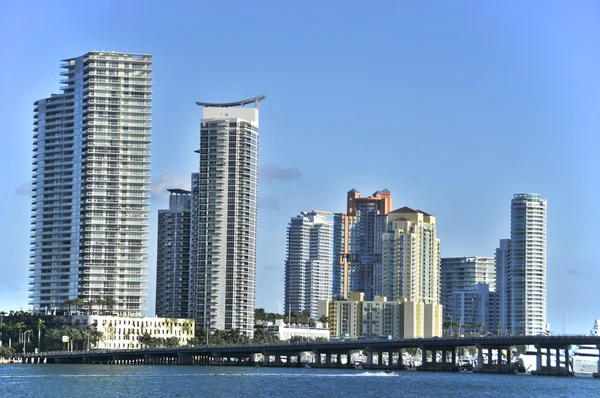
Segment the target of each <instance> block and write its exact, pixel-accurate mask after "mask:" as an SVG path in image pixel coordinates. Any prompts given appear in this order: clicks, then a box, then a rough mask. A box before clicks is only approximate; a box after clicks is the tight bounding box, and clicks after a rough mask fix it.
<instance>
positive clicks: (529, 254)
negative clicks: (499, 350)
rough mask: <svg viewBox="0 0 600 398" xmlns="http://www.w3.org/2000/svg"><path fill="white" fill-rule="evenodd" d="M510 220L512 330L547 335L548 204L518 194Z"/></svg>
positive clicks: (531, 196) (537, 198)
mask: <svg viewBox="0 0 600 398" xmlns="http://www.w3.org/2000/svg"><path fill="white" fill-rule="evenodd" d="M510 213H511V216H510V240H511V248H510V326H511V331H512V333H513V334H517V335H521V334H524V335H537V334H541V333H545V332H546V213H547V201H546V199H542V198H541V197H540V195H539V194H536V193H519V194H515V195H514V197H513V199H512V202H511V212H510Z"/></svg>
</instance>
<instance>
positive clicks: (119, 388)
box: [0, 364, 600, 398]
mask: <svg viewBox="0 0 600 398" xmlns="http://www.w3.org/2000/svg"><path fill="white" fill-rule="evenodd" d="M504 396H507V397H514V396H526V397H600V380H596V379H593V378H591V377H585V376H581V377H570V378H561V377H542V376H531V375H480V374H472V373H465V372H463V373H432V372H431V373H430V372H414V371H404V372H392V373H385V372H382V371H366V370H337V369H308V368H260V367H217V366H214V367H213V366H211V367H204V366H140V365H137V366H127V365H67V364H45V365H22V364H7V365H0V397H72V398H84V397H286V398H295V397H302V398H312V397H453V398H454V397H456V398H458V397H460V398H463V397H504Z"/></svg>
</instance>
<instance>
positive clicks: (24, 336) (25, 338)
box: [23, 330, 33, 355]
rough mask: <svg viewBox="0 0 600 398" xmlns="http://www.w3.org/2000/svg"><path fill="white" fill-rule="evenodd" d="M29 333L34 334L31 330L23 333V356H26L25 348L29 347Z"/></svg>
mask: <svg viewBox="0 0 600 398" xmlns="http://www.w3.org/2000/svg"><path fill="white" fill-rule="evenodd" d="M27 333H33V331H31V330H26V331H25V332H24V333H23V355H25V348H26V347H27Z"/></svg>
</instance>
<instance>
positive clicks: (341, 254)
mask: <svg viewBox="0 0 600 398" xmlns="http://www.w3.org/2000/svg"><path fill="white" fill-rule="evenodd" d="M391 209H392V195H391V193H390V191H388V190H387V189H384V190H382V191H377V192H375V193H374V194H373V195H372V196H369V197H366V198H361V196H360V192H358V191H357V190H355V189H352V190H350V191H349V192H348V194H347V210H346V213H336V214H335V215H334V227H333V228H334V232H333V234H334V246H333V247H334V249H333V250H334V253H333V254H334V260H333V295H334V296H339V297H346V298H347V297H348V296H349V293H350V292H364V293H365V297H366V298H367V299H369V300H370V299H373V298H374V297H375V296H381V293H382V286H381V238H382V234H383V233H384V232H385V227H386V215H387V214H388V213H389V212H390V210H391Z"/></svg>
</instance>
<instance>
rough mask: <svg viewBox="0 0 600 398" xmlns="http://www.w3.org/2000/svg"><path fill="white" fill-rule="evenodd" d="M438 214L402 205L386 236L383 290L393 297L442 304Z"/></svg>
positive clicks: (389, 216) (393, 218)
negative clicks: (437, 226)
mask: <svg viewBox="0 0 600 398" xmlns="http://www.w3.org/2000/svg"><path fill="white" fill-rule="evenodd" d="M435 228H436V225H435V217H434V216H432V215H431V214H427V213H425V212H423V211H421V210H413V209H411V208H409V207H402V208H401V209H398V210H394V211H392V212H390V213H389V215H388V228H387V232H386V233H385V234H384V235H383V254H382V262H383V272H382V273H383V278H382V280H383V293H384V295H385V296H386V297H389V298H390V300H401V299H403V298H405V299H407V300H408V301H413V302H419V301H422V302H424V303H426V304H440V241H439V239H437V236H436V229H435Z"/></svg>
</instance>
